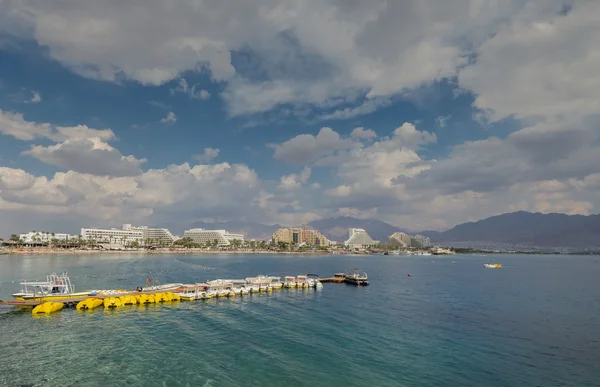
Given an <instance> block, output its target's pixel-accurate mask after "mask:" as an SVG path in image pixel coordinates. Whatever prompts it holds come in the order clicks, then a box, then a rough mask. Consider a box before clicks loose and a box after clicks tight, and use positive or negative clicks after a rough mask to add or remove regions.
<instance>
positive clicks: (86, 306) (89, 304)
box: [75, 297, 104, 310]
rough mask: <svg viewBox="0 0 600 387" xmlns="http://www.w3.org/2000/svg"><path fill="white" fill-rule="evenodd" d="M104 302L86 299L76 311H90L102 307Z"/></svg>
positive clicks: (80, 302) (79, 304)
mask: <svg viewBox="0 0 600 387" xmlns="http://www.w3.org/2000/svg"><path fill="white" fill-rule="evenodd" d="M103 303H104V302H103V301H102V299H101V298H93V297H90V298H86V299H85V300H83V301H79V303H77V306H76V307H75V309H77V310H90V309H94V308H97V307H99V306H101V305H102V304H103Z"/></svg>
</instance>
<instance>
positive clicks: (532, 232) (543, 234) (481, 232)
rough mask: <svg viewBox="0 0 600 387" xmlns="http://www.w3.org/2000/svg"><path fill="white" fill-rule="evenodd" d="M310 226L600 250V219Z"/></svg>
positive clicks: (269, 228) (251, 230) (515, 217)
mask: <svg viewBox="0 0 600 387" xmlns="http://www.w3.org/2000/svg"><path fill="white" fill-rule="evenodd" d="M165 226H167V225H165ZM193 227H200V228H207V229H211V228H212V229H226V230H228V231H230V232H236V233H242V234H244V235H245V236H246V238H247V239H258V240H270V239H271V236H272V235H273V233H274V232H275V231H276V230H277V229H278V228H281V227H283V226H281V225H278V224H275V225H265V224H261V223H254V222H218V223H206V222H195V223H192V224H191V225H189V227H188V228H193ZM296 227H301V226H296ZM307 227H309V228H314V229H316V230H319V231H320V232H321V233H323V235H325V236H326V237H327V238H329V239H330V240H333V241H338V242H343V241H344V240H346V239H347V238H348V229H349V228H352V227H355V228H364V229H365V230H367V232H368V233H369V235H370V236H371V237H372V238H373V239H375V240H379V241H381V242H382V243H387V240H388V237H389V236H390V235H392V234H393V233H395V232H397V231H403V232H406V233H407V234H409V235H414V234H422V235H425V236H428V237H429V238H431V242H432V243H449V244H451V242H478V243H480V242H485V243H502V244H514V245H522V246H539V247H600V215H589V216H585V215H566V214H542V213H539V212H538V213H531V212H525V211H518V212H513V213H507V214H502V215H496V216H492V217H489V218H486V219H482V220H479V221H477V222H468V223H462V224H459V225H457V226H455V227H453V228H451V229H449V230H447V231H443V232H438V231H421V232H414V231H407V230H405V229H402V228H399V227H396V226H393V225H391V224H389V223H386V222H383V221H380V220H374V219H358V218H353V217H349V216H340V217H336V218H328V219H319V220H315V221H312V222H310V223H308V225H307ZM174 229H175V232H176V233H178V234H179V235H183V230H178V229H176V228H174Z"/></svg>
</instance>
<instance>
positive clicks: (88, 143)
mask: <svg viewBox="0 0 600 387" xmlns="http://www.w3.org/2000/svg"><path fill="white" fill-rule="evenodd" d="M23 154H24V155H28V156H32V157H35V158H36V159H38V160H40V161H43V162H44V163H46V164H52V165H57V166H59V167H63V168H66V169H67V170H72V171H76V172H81V173H89V174H92V175H109V176H131V175H139V174H141V173H142V170H141V165H142V164H143V163H145V162H146V159H136V158H135V157H134V156H123V155H121V152H119V151H118V150H117V149H115V148H113V147H112V146H110V145H109V144H107V143H105V142H103V141H102V140H101V139H100V138H98V137H91V138H83V137H76V138H70V139H68V140H65V141H64V142H62V143H59V144H56V145H50V146H41V145H37V146H32V147H31V149H30V150H28V151H25V152H23Z"/></svg>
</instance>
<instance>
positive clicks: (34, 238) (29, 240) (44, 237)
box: [19, 231, 79, 244]
mask: <svg viewBox="0 0 600 387" xmlns="http://www.w3.org/2000/svg"><path fill="white" fill-rule="evenodd" d="M78 237H79V236H78V235H69V234H62V233H54V234H52V233H51V232H43V231H35V232H34V231H31V232H28V233H26V234H20V235H19V239H21V240H22V241H23V243H25V244H36V243H39V244H47V243H50V242H52V240H58V241H63V242H64V241H68V240H69V239H77V238H78Z"/></svg>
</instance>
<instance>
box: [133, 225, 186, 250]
mask: <svg viewBox="0 0 600 387" xmlns="http://www.w3.org/2000/svg"><path fill="white" fill-rule="evenodd" d="M123 230H125V231H141V232H142V238H143V240H144V244H146V245H171V244H172V243H173V242H175V237H174V236H173V234H171V232H170V231H169V230H168V229H166V228H150V227H148V226H138V227H132V226H131V225H130V224H124V225H123Z"/></svg>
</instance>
